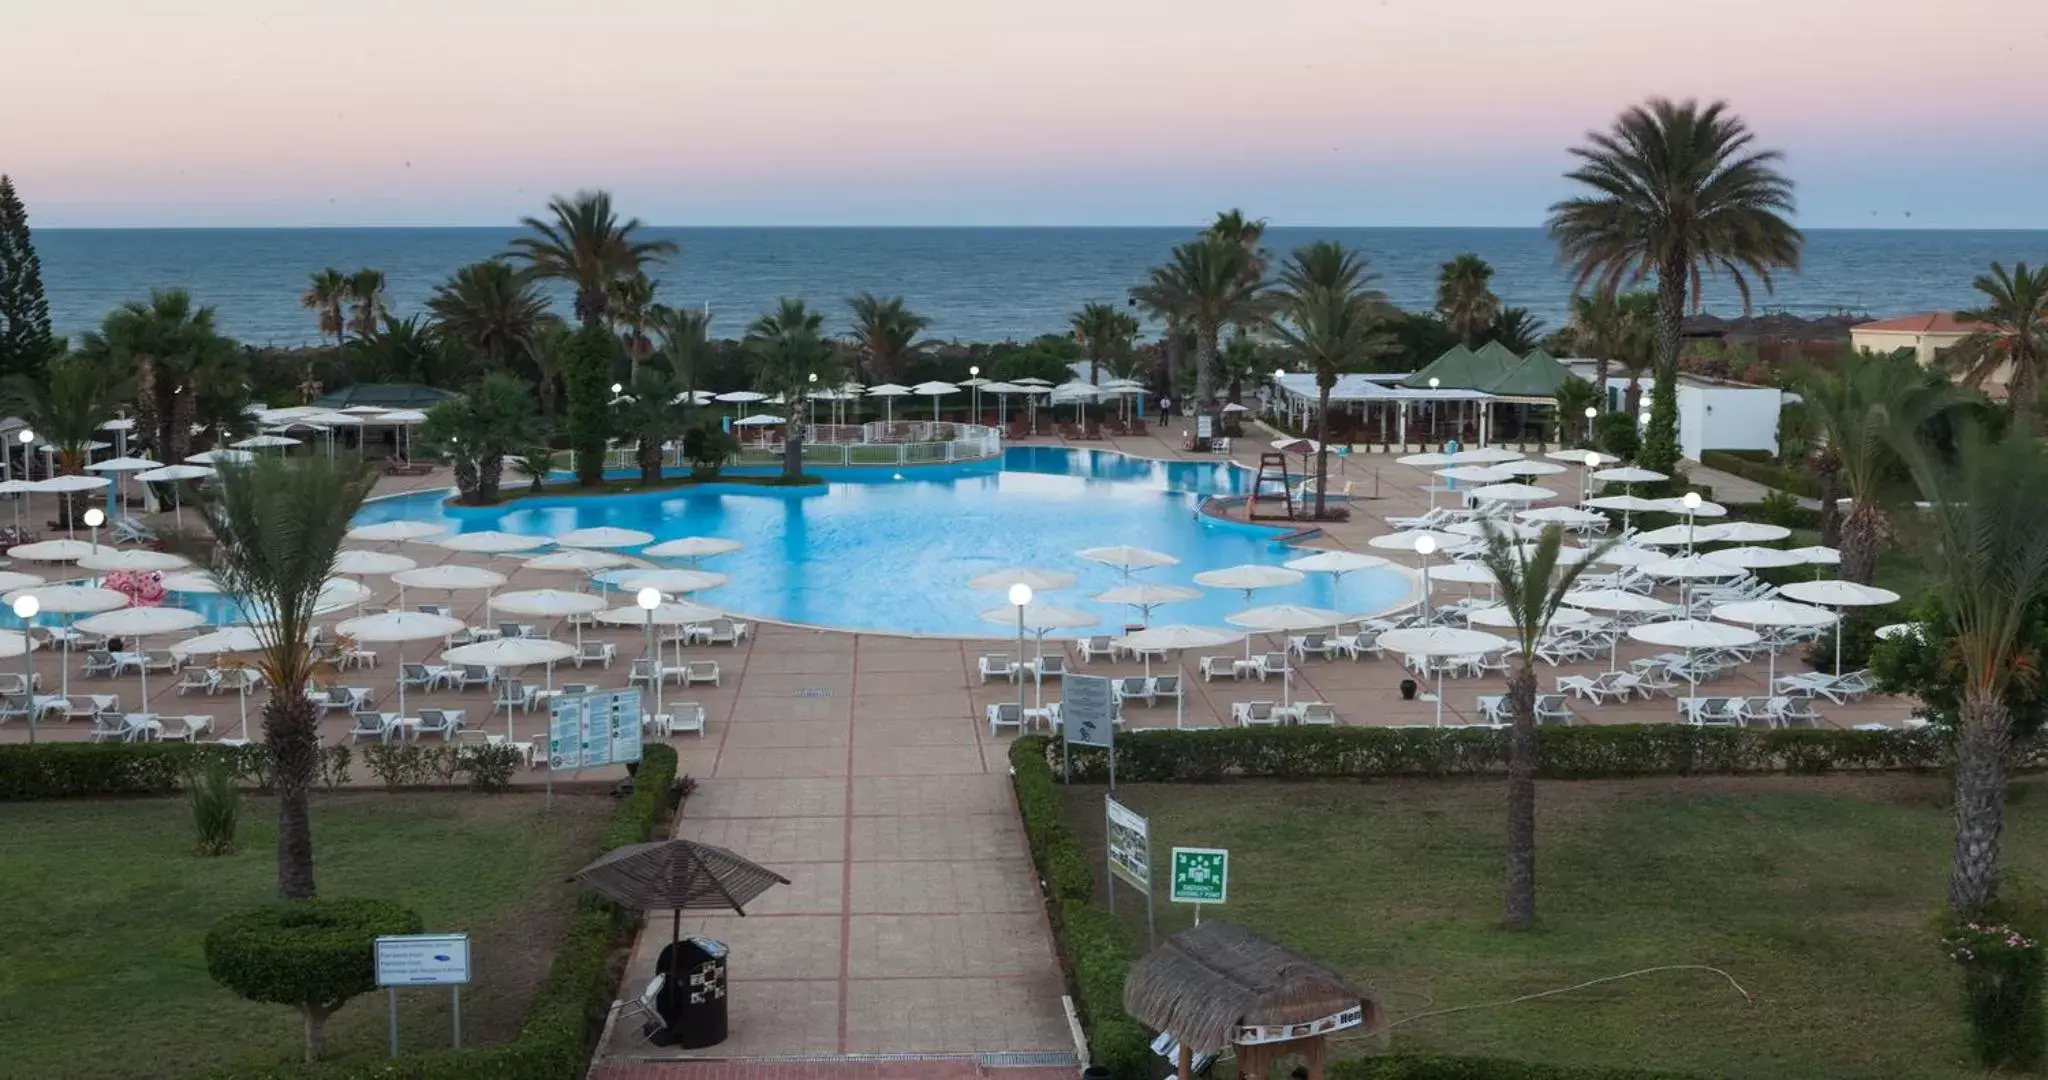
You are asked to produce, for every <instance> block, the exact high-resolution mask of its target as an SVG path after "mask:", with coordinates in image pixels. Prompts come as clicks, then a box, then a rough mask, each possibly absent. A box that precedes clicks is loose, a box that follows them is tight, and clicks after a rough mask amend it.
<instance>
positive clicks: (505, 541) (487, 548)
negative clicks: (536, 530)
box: [427, 529, 554, 555]
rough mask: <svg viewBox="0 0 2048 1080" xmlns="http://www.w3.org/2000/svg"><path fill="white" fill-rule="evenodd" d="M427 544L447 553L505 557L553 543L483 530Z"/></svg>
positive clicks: (524, 535) (458, 534) (544, 539)
mask: <svg viewBox="0 0 2048 1080" xmlns="http://www.w3.org/2000/svg"><path fill="white" fill-rule="evenodd" d="M427 543H429V544H432V545H434V546H435V547H440V548H446V549H448V550H449V551H467V552H472V553H474V554H478V555H506V554H511V553H513V552H520V551H532V550H533V549H535V548H543V547H546V546H548V545H549V544H552V543H554V541H553V540H550V539H548V538H547V537H545V536H528V535H526V534H525V533H509V532H500V531H498V530H497V529H485V530H483V531H481V532H469V533H456V534H455V535H454V536H443V537H439V538H437V539H433V540H429V541H427Z"/></svg>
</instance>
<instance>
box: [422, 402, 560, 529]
mask: <svg viewBox="0 0 2048 1080" xmlns="http://www.w3.org/2000/svg"><path fill="white" fill-rule="evenodd" d="M544 435H545V429H544V428H543V426H542V424H541V422H540V414H539V413H538V412H536V411H535V409H534V398H533V389H532V388H531V387H529V386H528V385H527V384H526V381H525V380H523V379H518V378H515V377H513V376H511V375H508V374H506V373H504V372H502V371H494V372H491V373H490V374H487V375H485V376H484V377H483V378H482V379H480V380H478V381H477V382H475V383H473V384H471V385H470V387H469V389H467V390H464V391H463V392H462V395H461V396H460V397H457V398H455V399H454V400H452V401H444V402H442V403H441V404H439V405H436V406H434V407H433V408H431V409H429V410H427V422H426V423H425V424H424V425H422V427H421V430H420V437H421V438H423V439H425V440H426V441H427V442H429V443H433V444H436V445H438V446H439V447H441V448H442V449H443V450H444V451H445V452H446V453H447V455H448V459H449V462H450V463H451V464H452V465H453V466H454V469H455V489H456V493H457V495H458V496H459V497H460V498H461V500H462V501H463V502H466V503H473V504H476V505H484V506H487V505H489V504H491V503H494V502H497V501H498V489H499V485H500V484H501V483H502V482H503V480H504V477H505V459H506V458H507V457H510V456H513V455H515V454H519V453H522V452H524V451H525V450H526V449H527V448H528V447H531V446H533V445H535V444H537V443H540V442H543V441H545V440H544Z"/></svg>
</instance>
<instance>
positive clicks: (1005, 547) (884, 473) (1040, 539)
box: [357, 446, 1410, 638]
mask: <svg viewBox="0 0 2048 1080" xmlns="http://www.w3.org/2000/svg"><path fill="white" fill-rule="evenodd" d="M823 474H824V475H825V476H826V477H827V478H828V479H829V480H830V483H829V484H828V485H826V486H821V487H812V488H796V489H783V488H770V487H757V486H748V485H709V486H704V487H692V488H683V489H678V490H674V491H664V492H651V493H647V494H641V495H605V496H594V497H579V496H573V495H569V496H550V497H544V498H536V499H526V500H520V501H518V502H515V503H512V504H511V505H509V506H504V507H489V508H468V507H451V506H448V505H447V504H446V495H445V493H443V492H422V493H419V494H416V495H408V496H403V497H398V498H391V499H383V500H379V501H377V502H374V503H371V504H369V505H368V506H366V507H364V509H363V511H362V513H361V514H360V515H358V517H357V521H358V523H359V524H368V523H371V522H376V521H387V520H393V519H399V518H408V519H419V520H427V521H440V522H445V523H447V524H449V525H450V526H451V527H453V528H455V529H456V530H457V531H477V530H483V529H501V530H504V531H506V532H514V533H527V534H532V535H537V536H548V535H557V534H560V533H565V532H568V531H569V530H571V529H580V528H589V527H594V526H600V525H612V526H619V527H623V528H631V529H641V530H644V531H647V532H651V533H653V534H654V535H655V537H656V538H657V539H659V540H666V539H672V538H675V537H680V536H720V537H726V538H729V539H733V540H737V541H739V542H740V543H741V544H743V545H744V546H743V547H742V548H741V549H740V550H739V551H737V552H734V553H732V554H730V555H721V556H718V557H716V558H712V559H707V560H704V562H703V563H702V564H701V566H702V568H703V569H706V570H715V571H717V572H720V573H723V574H727V575H729V576H730V578H731V580H730V581H729V582H728V583H727V584H725V585H723V586H720V587H719V588H716V589H711V590H707V591H705V592H702V593H697V594H694V598H695V599H697V600H700V601H701V602H703V603H705V604H708V605H711V606H713V607H717V608H721V609H724V610H727V611H731V612H734V613H736V614H740V615H745V616H752V617H757V618H762V619H768V620H773V621H777V622H787V623H796V624H801V625H808V626H821V627H831V628H834V629H848V630H861V631H873V632H881V633H899V634H942V635H960V636H974V637H997V638H1000V637H1004V636H1006V634H1007V633H1010V632H1011V631H1006V630H1005V628H1004V627H1002V626H999V625H996V624H993V623H989V622H985V621H983V620H982V619H981V618H980V612H982V611H984V610H987V609H990V608H997V607H1003V606H1005V605H1006V604H1007V600H1006V599H1005V597H1004V596H1003V595H1002V594H1001V593H999V592H995V591H982V590H973V589H969V588H968V586H967V582H968V580H969V579H970V578H973V577H974V576H976V575H978V574H983V573H986V572H988V571H991V570H997V569H1001V568H1003V567H1007V566H1031V567H1038V568H1043V569H1058V570H1067V571H1071V572H1073V573H1075V574H1076V575H1078V576H1079V581H1078V582H1077V583H1076V584H1074V585H1073V586H1070V587H1068V588H1065V589H1061V590H1058V591H1055V592H1049V593H1046V594H1044V595H1043V596H1042V599H1043V600H1045V601H1046V602H1049V603H1054V604H1058V605H1060V606H1063V607H1074V608H1080V609H1082V610H1085V611H1092V612H1094V613H1096V614H1097V615H1099V616H1101V618H1102V626H1101V630H1102V631H1114V630H1116V629H1118V628H1120V627H1122V626H1123V625H1124V623H1125V621H1126V620H1127V619H1129V618H1132V617H1134V616H1135V614H1136V612H1135V611H1134V610H1133V609H1130V608H1126V607H1122V606H1119V605H1114V604H1102V603H1098V602H1095V601H1093V600H1091V599H1089V597H1091V596H1093V595H1094V594H1096V593H1099V592H1102V591H1104V590H1106V589H1110V588H1113V587H1115V586H1117V585H1118V584H1121V583H1122V582H1123V580H1124V577H1123V574H1122V572H1121V571H1119V570H1116V569H1114V568H1111V567H1107V566H1102V565H1099V564H1096V563H1092V562H1089V561H1088V560H1086V559H1082V558H1079V557H1078V556H1076V555H1075V554H1074V552H1076V551H1078V550H1080V549H1082V548H1088V547H1099V546H1105V545H1111V544H1130V545H1136V546H1140V547H1148V548H1154V549H1157V550H1159V551H1163V552H1165V553H1167V554H1169V555H1173V556H1175V557H1177V558H1179V559H1180V560H1181V562H1180V564H1179V565H1177V566H1169V567H1163V568H1160V569H1155V570H1147V571H1143V572H1141V573H1139V574H1138V575H1136V576H1135V577H1136V580H1142V581H1149V582H1156V583H1162V584H1179V585H1186V584H1191V583H1192V578H1193V577H1194V575H1195V574H1196V573H1198V572H1200V571H1203V570H1211V569H1216V568H1219V567H1224V566H1233V565H1236V564H1239V563H1268V564H1278V563H1280V562H1283V561H1285V560H1286V559H1288V558H1291V557H1293V555H1294V554H1295V553H1296V550H1295V549H1293V548H1291V547H1289V546H1288V545H1284V544H1280V543H1277V542H1276V537H1278V536H1280V535H1281V534H1282V533H1283V532H1284V531H1285V530H1282V529H1277V528H1270V527H1265V526H1250V525H1245V524H1241V523H1235V522H1227V521H1219V520H1216V519H1213V518H1204V517H1202V516H1201V515H1199V514H1198V513H1197V507H1198V506H1199V505H1200V503H1201V500H1202V498H1203V497H1205V496H1207V495H1212V494H1237V493H1242V492H1243V491H1244V490H1245V489H1246V488H1247V487H1248V486H1249V485H1250V482H1251V477H1250V474H1249V473H1247V472H1245V471H1243V470H1241V469H1236V468H1234V467H1231V466H1229V465H1227V464H1223V463H1215V464H1211V463H1207V462H1162V461H1148V460H1144V459H1139V458H1132V457H1127V456H1124V455H1121V454H1117V453H1114V452H1111V451H1093V450H1069V449H1065V448H1061V447H1040V446H1030V447H1011V448H1009V449H1007V450H1006V451H1005V452H1004V454H1003V456H1002V458H1001V459H999V460H998V461H989V462H983V463H974V464H967V465H955V466H920V467H915V468H906V469H903V470H900V471H897V470H891V469H886V468H882V469H836V470H835V469H828V470H824V471H823ZM427 550H431V549H427ZM628 554H630V552H629V553H628ZM655 561H663V560H655ZM674 565H683V564H682V563H679V562H678V563H674ZM563 577H564V578H565V579H567V578H568V577H569V575H563ZM1409 587H1410V585H1409V579H1408V578H1407V577H1406V576H1405V575H1404V574H1402V573H1400V572H1398V571H1394V570H1371V571H1364V572H1359V573H1352V574H1346V575H1344V577H1343V579H1342V580H1341V581H1339V580H1336V579H1333V578H1331V577H1330V576H1329V575H1326V574H1311V575H1309V576H1308V579H1307V580H1306V581H1304V582H1302V583H1301V584H1298V585H1293V586H1288V587H1285V588H1275V589H1262V590H1260V591H1259V592H1258V593H1257V594H1256V599H1255V600H1254V603H1258V604H1272V603H1294V604H1306V605H1314V606H1317V607H1329V608H1336V609H1338V610H1342V611H1345V612H1359V613H1368V612H1376V611H1381V610H1385V609H1387V608H1390V607H1392V606H1395V605H1397V604H1399V603H1400V602H1401V601H1402V600H1403V599H1404V598H1405V597H1406V596H1407V594H1408V591H1409ZM1244 606H1245V599H1244V594H1243V593H1239V592H1223V591H1218V590H1213V589H1205V590H1203V595H1202V597H1201V599H1199V600H1192V601H1188V602H1185V603H1178V604H1169V605H1165V606H1162V607H1160V608H1158V609H1156V610H1155V611H1154V612H1153V615H1152V622H1153V623H1155V624H1159V623H1200V624H1208V625H1221V624H1222V621H1223V618H1224V616H1226V615H1229V614H1231V613H1232V612H1235V611H1237V610H1239V609H1241V608H1243V607H1244ZM1098 632H1100V631H1098ZM1049 636H1074V635H1073V634H1067V635H1059V634H1055V635H1049Z"/></svg>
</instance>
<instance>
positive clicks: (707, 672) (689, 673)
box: [683, 660, 718, 686]
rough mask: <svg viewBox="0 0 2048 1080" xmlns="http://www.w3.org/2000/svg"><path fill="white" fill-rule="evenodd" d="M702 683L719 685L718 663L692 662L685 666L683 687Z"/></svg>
mask: <svg viewBox="0 0 2048 1080" xmlns="http://www.w3.org/2000/svg"><path fill="white" fill-rule="evenodd" d="M700 682H704V683H710V684H711V685H713V686H717V685H718V661H716V660H692V661H690V662H689V663H687V664H684V665H683V685H684V686H689V685H691V684H693V683H700Z"/></svg>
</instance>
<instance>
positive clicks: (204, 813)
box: [185, 759, 242, 855]
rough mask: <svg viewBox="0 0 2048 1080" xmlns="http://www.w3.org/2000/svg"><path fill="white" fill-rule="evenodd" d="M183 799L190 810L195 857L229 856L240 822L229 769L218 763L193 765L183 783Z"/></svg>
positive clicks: (236, 791) (238, 792) (238, 800)
mask: <svg viewBox="0 0 2048 1080" xmlns="http://www.w3.org/2000/svg"><path fill="white" fill-rule="evenodd" d="M185 798H186V801H187V802H188V803H190V804H191V807H192V832H193V834H194V835H195V836H196V838H197V840H198V848H199V854H201V855H227V854H231V853H232V852H233V851H234V850H235V826H236V825H237V824H238V823H239V822H240V821H241V818H242V792H241V789H239V788H237V787H235V771H234V769H233V767H232V766H230V765H229V764H228V763H227V762H224V761H221V760H219V759H214V760H207V761H200V762H198V763H196V764H195V765H194V766H193V768H192V773H191V775H190V776H188V777H186V780H185Z"/></svg>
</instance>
